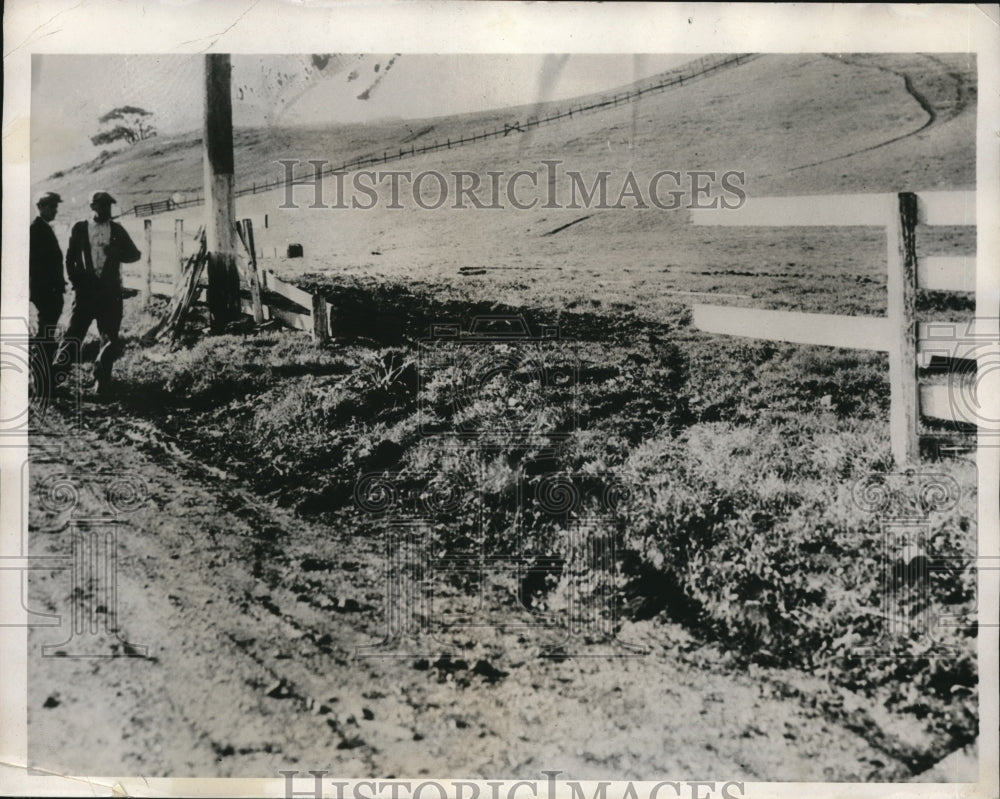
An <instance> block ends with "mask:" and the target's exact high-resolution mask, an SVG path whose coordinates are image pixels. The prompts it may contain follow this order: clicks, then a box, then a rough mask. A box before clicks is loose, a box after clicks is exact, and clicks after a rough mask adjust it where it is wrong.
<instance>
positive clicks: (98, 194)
mask: <svg viewBox="0 0 1000 799" xmlns="http://www.w3.org/2000/svg"><path fill="white" fill-rule="evenodd" d="M117 202H118V201H117V200H116V199H115V198H114V197H112V196H111V195H110V194H108V193H107V192H106V191H95V192H94V193H93V194H92V195H90V204H91V205H95V204H96V203H108V204H110V203H117Z"/></svg>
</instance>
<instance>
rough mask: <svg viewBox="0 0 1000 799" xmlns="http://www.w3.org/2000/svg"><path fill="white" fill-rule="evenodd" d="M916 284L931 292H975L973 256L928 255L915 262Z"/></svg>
mask: <svg viewBox="0 0 1000 799" xmlns="http://www.w3.org/2000/svg"><path fill="white" fill-rule="evenodd" d="M917 284H918V285H919V286H920V288H922V289H929V290H931V291H975V290H976V257H975V256H974V255H930V256H927V257H925V258H921V259H920V260H919V261H918V262H917Z"/></svg>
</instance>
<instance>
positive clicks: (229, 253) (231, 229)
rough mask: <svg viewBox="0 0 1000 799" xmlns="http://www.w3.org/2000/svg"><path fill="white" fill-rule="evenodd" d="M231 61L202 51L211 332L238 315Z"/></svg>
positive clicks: (223, 326)
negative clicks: (203, 62)
mask: <svg viewBox="0 0 1000 799" xmlns="http://www.w3.org/2000/svg"><path fill="white" fill-rule="evenodd" d="M231 72H232V66H231V64H230V61H229V55H228V54H227V53H221V54H218V53H213V54H210V55H206V56H205V129H204V137H203V138H204V153H205V158H204V161H205V197H206V198H207V200H208V201H207V203H206V210H207V212H208V213H207V218H206V220H205V234H206V237H207V245H208V310H209V314H210V316H211V325H212V331H213V332H216V333H218V332H221V331H222V330H223V329H224V328H225V326H226V324H227V323H229V322H231V321H233V320H235V319H238V318H239V316H240V277H239V271H238V270H237V268H236V207H235V197H234V194H233V172H234V168H233V97H232V89H231V86H230V84H231Z"/></svg>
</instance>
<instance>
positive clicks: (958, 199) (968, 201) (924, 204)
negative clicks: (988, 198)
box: [918, 191, 976, 225]
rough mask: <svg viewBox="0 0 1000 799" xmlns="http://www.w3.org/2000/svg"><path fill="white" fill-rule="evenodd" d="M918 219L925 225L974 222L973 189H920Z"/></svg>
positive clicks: (974, 204)
mask: <svg viewBox="0 0 1000 799" xmlns="http://www.w3.org/2000/svg"><path fill="white" fill-rule="evenodd" d="M918 197H919V198H920V199H919V211H918V219H919V220H920V222H922V223H923V224H925V225H974V224H976V193H975V192H974V191H922V192H920V194H919V195H918Z"/></svg>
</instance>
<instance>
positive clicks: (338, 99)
mask: <svg viewBox="0 0 1000 799" xmlns="http://www.w3.org/2000/svg"><path fill="white" fill-rule="evenodd" d="M691 58H693V56H689V55H677V54H672V55H633V54H624V55H581V54H573V55H522V54H518V55H500V54H449V55H408V54H403V55H398V56H394V55H393V54H391V53H383V54H364V55H287V56H285V55H261V56H254V55H241V54H238V55H233V56H232V63H233V78H232V85H233V124H234V125H235V126H237V127H248V126H260V125H280V126H286V125H305V124H309V125H314V124H336V123H350V122H368V121H373V120H377V119H384V118H391V117H401V118H404V119H414V118H421V117H433V116H440V115H446V114H456V113H463V112H467V111H482V110H486V109H490V108H502V107H506V106H511V105H521V104H524V103H533V102H538V101H544V100H562V99H566V98H568V97H576V96H579V95H581V94H588V93H590V92H595V91H605V90H608V89H612V88H615V87H618V86H622V85H624V84H627V83H631V82H632V81H634V80H638V79H640V78H644V77H648V76H650V75H655V74H657V73H659V72H663V71H666V70H668V69H671V68H673V67H674V66H677V65H678V64H681V63H684V62H685V61H688V60H690V59H691ZM203 65H204V59H203V58H202V57H201V56H187V55H162V56H157V55H134V56H129V55H35V56H34V57H33V59H32V75H31V85H32V104H31V111H32V113H31V147H32V150H31V158H32V164H33V166H34V168H35V169H37V170H38V171H39V173H43V172H44V173H45V174H49V173H51V172H52V171H54V170H56V169H64V168H66V167H69V166H73V165H75V164H78V163H81V162H83V161H87V160H90V159H91V158H93V157H94V156H96V155H97V153H98V152H99V150H100V149H102V148H99V147H95V146H93V145H91V143H90V136H92V135H93V134H94V133H96V132H97V131H98V130H99V129H100V127H101V126H100V125H99V124H98V122H97V119H98V117H99V116H101V115H102V114H104V113H106V112H107V111H110V110H111V109H112V108H115V107H117V106H121V105H134V106H139V107H141V108H145V109H147V110H149V111H152V112H153V113H154V114H155V117H154V118H153V121H154V124H155V125H156V127H157V130H158V131H159V133H160V134H161V135H169V134H174V133H184V132H187V131H192V130H200V128H201V121H202V114H203V110H202V88H201V86H202V80H203V74H204V73H203V69H204V66H203Z"/></svg>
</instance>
